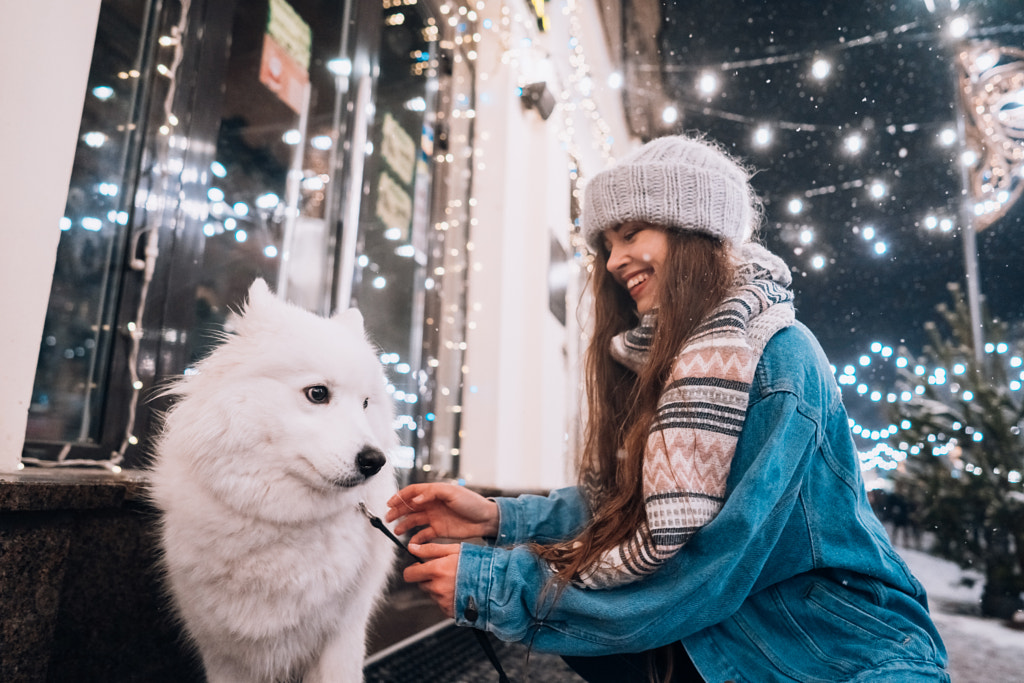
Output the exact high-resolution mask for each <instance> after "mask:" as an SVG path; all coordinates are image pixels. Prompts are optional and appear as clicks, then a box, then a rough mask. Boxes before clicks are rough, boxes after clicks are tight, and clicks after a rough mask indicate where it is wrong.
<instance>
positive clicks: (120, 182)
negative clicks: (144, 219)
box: [26, 2, 149, 444]
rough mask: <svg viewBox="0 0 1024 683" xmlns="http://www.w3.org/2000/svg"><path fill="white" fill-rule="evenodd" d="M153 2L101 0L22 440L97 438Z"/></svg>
mask: <svg viewBox="0 0 1024 683" xmlns="http://www.w3.org/2000/svg"><path fill="white" fill-rule="evenodd" d="M148 12H149V3H137V2H104V3H103V4H102V6H101V9H100V18H99V26H98V30H97V35H96V45H95V48H94V51H93V58H92V66H91V68H90V72H89V82H88V90H87V91H86V99H85V104H84V107H83V110H82V125H81V129H80V132H79V137H78V147H77V150H76V153H75V163H74V167H73V169H72V174H71V184H70V188H69V190H68V199H67V205H66V208H65V210H64V217H63V218H62V219H61V225H60V228H61V235H60V242H59V244H58V247H57V262H56V267H55V270H54V276H53V285H52V288H51V292H50V303H49V307H48V309H47V312H46V322H45V327H44V331H43V337H42V342H41V344H40V348H39V362H38V366H37V373H36V382H35V387H34V388H33V392H32V403H31V406H30V408H29V417H28V428H27V433H26V437H27V439H28V440H30V441H32V440H35V441H56V442H60V441H66V442H75V443H81V444H88V443H93V442H95V441H96V440H97V439H98V432H99V423H100V418H101V414H102V405H103V401H104V396H105V394H106V389H107V387H106V385H105V376H106V368H107V364H108V360H109V357H110V347H111V345H112V342H113V334H114V314H115V306H116V297H117V288H118V286H119V285H120V279H121V274H122V272H123V262H124V258H123V252H124V249H125V245H126V236H127V232H128V224H129V219H130V212H131V207H132V201H133V196H132V192H133V189H132V188H133V182H134V181H133V174H134V169H133V161H132V155H133V149H134V140H135V135H136V125H135V124H136V121H137V119H136V107H137V104H138V102H139V101H140V100H141V98H142V96H143V93H142V90H143V87H142V83H143V79H142V78H141V74H142V72H143V70H144V67H145V65H144V63H143V54H142V51H143V47H144V45H143V35H144V33H145V27H146V23H147V22H148V18H149V17H148Z"/></svg>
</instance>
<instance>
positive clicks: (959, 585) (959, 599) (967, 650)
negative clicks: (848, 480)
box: [896, 547, 1024, 683]
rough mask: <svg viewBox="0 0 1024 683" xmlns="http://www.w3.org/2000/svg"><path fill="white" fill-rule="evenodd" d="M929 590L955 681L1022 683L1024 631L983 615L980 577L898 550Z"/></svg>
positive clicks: (922, 556)
mask: <svg viewBox="0 0 1024 683" xmlns="http://www.w3.org/2000/svg"><path fill="white" fill-rule="evenodd" d="M896 549H897V550H898V551H899V553H900V555H902V556H903V559H904V560H905V561H906V563H907V564H908V565H909V566H910V569H911V571H913V572H914V575H915V576H917V578H918V580H919V581H920V582H921V583H922V584H924V587H925V589H926V590H927V591H928V606H929V607H930V608H931V612H932V619H934V621H935V626H936V627H937V628H938V629H939V634H940V635H941V636H942V639H943V641H944V642H945V644H946V650H947V651H948V652H949V672H950V676H951V677H952V679H953V683H1019V682H1020V681H1022V680H1024V631H1018V630H1015V629H1012V628H1010V627H1008V626H1006V624H1005V623H1004V622H1002V621H999V620H997V619H984V618H982V617H980V616H978V615H979V612H980V609H979V604H980V603H981V589H982V583H981V581H980V580H977V581H975V582H974V585H973V586H967V585H965V584H964V583H963V582H962V581H961V579H962V578H965V577H967V578H975V579H980V575H979V574H978V573H977V572H967V571H964V570H962V569H960V568H959V567H958V566H957V565H955V564H954V563H952V562H947V561H945V560H941V559H939V558H937V557H933V556H931V555H928V554H927V553H923V552H921V551H918V550H911V549H909V548H903V547H897V548H896Z"/></svg>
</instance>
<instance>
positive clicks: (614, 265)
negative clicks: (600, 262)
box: [606, 246, 626, 273]
mask: <svg viewBox="0 0 1024 683" xmlns="http://www.w3.org/2000/svg"><path fill="white" fill-rule="evenodd" d="M625 262H626V251H625V249H622V248H620V247H618V246H614V247H612V248H611V250H610V251H609V253H608V264H607V266H606V267H607V268H608V272H610V273H614V272H615V271H616V270H617V269H619V268H621V267H622V266H623V265H624V264H625Z"/></svg>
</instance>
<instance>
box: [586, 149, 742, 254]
mask: <svg viewBox="0 0 1024 683" xmlns="http://www.w3.org/2000/svg"><path fill="white" fill-rule="evenodd" d="M748 179H749V175H748V173H747V171H746V170H744V169H743V167H741V166H740V165H739V164H738V163H736V162H735V161H733V160H732V159H731V158H730V157H729V156H728V155H726V154H725V153H724V152H722V151H721V150H720V149H718V147H716V146H714V145H713V144H712V143H709V142H706V141H703V140H695V139H693V138H688V137H684V136H681V135H672V136H667V137H663V138H655V139H654V140H651V141H650V142H648V143H647V144H646V145H644V146H643V147H641V148H640V149H638V150H636V151H634V152H631V153H630V154H628V155H627V156H625V157H623V158H622V160H621V161H619V162H618V163H617V164H615V165H614V166H612V167H610V168H608V169H606V170H604V171H601V172H600V173H598V174H597V175H595V176H594V177H593V178H592V179H591V180H590V182H589V183H588V184H587V186H586V190H585V196H584V200H583V237H584V238H585V239H586V241H587V244H588V245H589V246H590V248H591V249H592V250H593V251H594V252H595V253H596V252H597V250H598V247H599V245H600V243H601V234H602V233H603V232H604V231H605V230H607V229H608V228H614V227H617V226H619V225H622V224H623V223H626V222H628V221H644V222H647V223H653V224H655V225H660V226H663V227H667V228H674V229H676V230H681V231H687V230H692V231H695V232H703V233H705V234H708V235H712V236H713V237H717V238H719V239H721V240H724V241H726V242H731V243H732V244H733V246H736V247H738V246H740V245H741V244H743V242H744V241H745V240H746V239H747V238H748V237H749V236H750V232H751V231H752V229H753V227H754V226H753V220H754V215H755V210H754V206H755V201H756V200H755V199H754V194H753V191H752V190H751V188H750V185H749V184H748V182H747V181H748Z"/></svg>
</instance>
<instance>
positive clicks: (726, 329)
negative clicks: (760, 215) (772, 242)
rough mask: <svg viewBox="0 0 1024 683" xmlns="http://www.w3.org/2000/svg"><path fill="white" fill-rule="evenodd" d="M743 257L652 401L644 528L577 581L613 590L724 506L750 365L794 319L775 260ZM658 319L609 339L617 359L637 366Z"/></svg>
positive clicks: (669, 553) (654, 564)
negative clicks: (655, 401) (730, 283)
mask: <svg viewBox="0 0 1024 683" xmlns="http://www.w3.org/2000/svg"><path fill="white" fill-rule="evenodd" d="M741 258H742V261H743V262H742V264H741V266H740V268H739V269H738V274H737V278H736V283H735V285H734V287H733V289H732V291H731V293H730V295H729V296H728V297H727V298H726V299H725V301H724V302H723V303H722V304H721V305H720V306H719V307H718V308H716V309H715V310H714V311H712V313H711V314H710V315H709V316H708V318H707V320H706V321H704V322H703V323H702V324H701V325H700V326H699V327H698V328H697V330H696V331H695V332H694V334H693V335H692V336H691V337H690V338H689V339H688V340H687V341H686V343H685V344H684V346H683V348H682V350H681V351H680V352H679V355H678V356H676V359H675V361H674V363H673V366H672V371H671V375H670V377H669V379H668V382H667V383H666V386H665V389H664V390H663V392H662V395H661V398H660V399H659V400H658V407H657V413H656V415H655V418H654V421H653V423H652V424H651V429H650V434H649V436H648V438H647V446H646V450H645V452H644V465H643V494H644V505H645V507H646V513H647V525H646V527H645V528H641V529H638V530H637V532H636V534H635V535H634V536H633V537H632V538H631V539H629V540H628V541H626V542H625V543H623V544H621V545H619V546H618V547H616V548H612V549H610V550H608V551H606V552H605V553H604V554H603V555H602V556H601V557H600V558H599V559H598V561H597V562H595V563H594V564H593V565H592V566H590V567H589V568H588V569H586V570H585V571H583V572H582V573H581V574H580V575H579V576H578V577H577V579H576V581H575V583H577V585H581V586H584V587H586V588H613V587H615V586H620V585H624V584H627V583H631V582H633V581H636V580H638V579H640V578H642V577H644V576H646V575H647V574H650V573H652V572H654V571H655V570H657V569H658V567H660V566H661V565H662V564H664V563H665V562H666V561H667V560H669V559H670V558H671V557H673V556H674V555H675V554H676V553H677V552H679V550H680V548H682V547H683V546H684V545H685V544H686V543H687V542H688V541H689V540H690V538H691V537H692V536H693V535H694V534H695V533H696V532H697V531H698V530H700V529H701V527H703V526H704V525H706V524H707V523H709V522H710V521H711V520H712V519H714V518H715V516H716V515H717V514H718V512H719V510H721V509H722V505H724V503H725V484H726V480H727V479H728V477H729V469H730V467H731V465H732V458H733V455H734V454H735V452H736V442H737V440H738V439H739V435H740V432H741V431H742V430H743V424H744V421H745V419H746V411H747V403H748V400H749V394H750V386H751V382H752V380H753V377H754V371H755V369H756V368H757V363H758V361H759V360H760V358H761V354H762V353H763V352H764V347H765V346H766V345H767V344H768V340H769V339H771V337H772V336H773V335H774V334H775V333H776V332H778V331H779V330H781V329H783V328H784V327H788V326H789V325H791V324H792V323H793V320H794V312H793V294H792V292H791V291H790V290H789V289H788V287H789V285H790V283H791V282H792V279H791V277H790V274H789V269H788V268H787V267H786V265H785V264H784V263H783V262H782V260H781V259H779V258H778V257H777V256H775V255H774V254H772V253H771V252H769V251H768V250H766V249H764V248H763V247H761V246H759V245H754V244H746V245H744V248H743V252H742V254H741ZM655 322H656V316H655V314H654V313H653V312H652V313H648V314H646V315H645V316H644V317H643V319H642V320H641V321H640V325H639V326H638V327H637V328H634V329H632V330H628V331H627V332H625V333H623V334H621V335H619V336H618V337H616V338H615V339H614V340H613V341H612V349H611V352H612V355H613V356H614V357H615V359H616V360H618V361H619V362H620V363H622V364H623V365H625V366H626V367H629V368H630V369H632V370H634V371H636V370H638V369H639V368H640V367H641V366H642V365H643V363H644V362H646V360H647V354H648V351H649V349H650V345H651V341H652V339H653V332H654V325H655ZM592 500H596V499H593V498H592Z"/></svg>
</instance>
